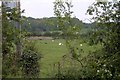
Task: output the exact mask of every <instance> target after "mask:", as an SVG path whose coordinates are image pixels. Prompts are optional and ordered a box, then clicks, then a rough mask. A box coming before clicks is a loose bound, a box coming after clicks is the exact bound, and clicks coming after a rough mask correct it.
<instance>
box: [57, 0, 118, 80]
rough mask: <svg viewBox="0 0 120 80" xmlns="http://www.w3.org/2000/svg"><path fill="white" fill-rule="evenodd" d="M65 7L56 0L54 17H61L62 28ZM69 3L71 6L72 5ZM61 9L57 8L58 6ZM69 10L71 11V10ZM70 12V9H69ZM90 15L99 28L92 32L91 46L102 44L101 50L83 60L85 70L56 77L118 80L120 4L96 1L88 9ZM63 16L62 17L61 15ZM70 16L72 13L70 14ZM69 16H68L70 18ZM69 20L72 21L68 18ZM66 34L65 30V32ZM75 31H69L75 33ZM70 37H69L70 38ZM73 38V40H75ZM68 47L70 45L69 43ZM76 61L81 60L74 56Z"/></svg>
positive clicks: (80, 69) (82, 68) (59, 18)
mask: <svg viewBox="0 0 120 80" xmlns="http://www.w3.org/2000/svg"><path fill="white" fill-rule="evenodd" d="M65 5H66V4H64V2H62V1H61V0H60V1H59V0H58V1H56V4H55V14H56V15H57V17H58V20H59V23H60V24H59V25H60V26H62V27H61V28H63V27H64V26H63V25H64V23H63V22H64V21H63V22H62V20H65V19H64V18H66V16H65V17H64V16H63V15H64V14H66V13H65V12H64V11H65V10H64V9H66V6H65ZM69 5H70V4H68V6H69ZM56 6H58V7H56ZM69 10H70V9H69ZM66 11H67V10H66ZM87 13H88V14H89V15H93V13H94V14H95V15H96V16H94V17H93V18H92V19H93V20H94V22H95V23H96V27H94V28H93V32H90V35H91V36H90V40H89V41H90V42H89V44H90V45H94V44H101V46H102V49H100V50H97V51H95V52H94V53H89V55H88V56H86V57H84V58H83V59H82V61H81V62H82V63H84V64H83V67H80V68H79V69H76V70H74V71H73V70H72V69H69V70H68V71H67V72H66V73H65V74H57V75H59V78H63V79H64V78H74V79H76V80H79V78H90V79H95V80H97V79H101V80H102V79H104V80H107V79H110V80H119V79H120V69H119V67H120V66H119V65H120V46H119V45H120V21H119V20H120V1H116V2H114V1H113V2H95V3H93V5H92V6H90V7H89V8H88V10H87ZM61 14H63V15H61ZM68 14H71V12H68ZM68 16H69V15H68ZM68 16H67V21H68V22H69V20H70V16H69V17H68ZM68 18H69V19H68ZM62 30H63V31H64V30H65V31H66V32H67V30H66V29H64V28H63V29H62ZM72 32H73V30H70V33H72ZM67 36H69V35H67ZM73 38H74V37H72V38H70V40H74V39H75V38H74V39H73ZM67 44H68V43H67ZM70 50H72V51H73V53H74V55H75V54H76V53H77V52H76V51H75V50H74V48H70ZM74 58H75V59H77V58H78V56H77V55H75V56H74Z"/></svg>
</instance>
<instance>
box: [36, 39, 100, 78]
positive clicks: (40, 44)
mask: <svg viewBox="0 0 120 80" xmlns="http://www.w3.org/2000/svg"><path fill="white" fill-rule="evenodd" d="M35 43H36V48H37V49H38V51H39V52H40V53H41V54H42V56H43V58H42V59H41V61H40V66H41V68H40V69H41V72H40V77H48V76H49V75H48V74H51V69H52V67H53V66H52V65H53V64H54V63H57V62H59V61H60V60H61V58H62V56H63V55H65V54H66V53H68V51H67V48H66V46H65V41H64V40H63V39H57V40H54V41H53V40H35ZM59 43H62V44H63V45H59ZM80 48H81V49H83V51H84V53H81V54H82V56H86V55H87V54H88V53H89V51H95V50H96V49H98V48H100V47H99V46H89V45H88V44H86V43H83V44H82V46H80Z"/></svg>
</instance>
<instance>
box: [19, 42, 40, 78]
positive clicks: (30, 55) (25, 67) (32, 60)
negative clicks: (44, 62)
mask: <svg viewBox="0 0 120 80" xmlns="http://www.w3.org/2000/svg"><path fill="white" fill-rule="evenodd" d="M29 44H30V43H29ZM40 58H41V57H40V55H38V52H37V51H36V49H35V46H34V45H33V44H30V45H27V46H26V48H25V49H24V51H23V54H22V55H21V59H20V62H21V68H22V74H23V77H25V78H37V77H39V72H40V69H39V68H40V65H39V62H38V61H39V59H40Z"/></svg>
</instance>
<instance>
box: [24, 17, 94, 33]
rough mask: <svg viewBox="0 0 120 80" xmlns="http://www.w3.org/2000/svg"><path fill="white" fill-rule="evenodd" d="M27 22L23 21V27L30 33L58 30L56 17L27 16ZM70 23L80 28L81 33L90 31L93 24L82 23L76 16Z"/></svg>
mask: <svg viewBox="0 0 120 80" xmlns="http://www.w3.org/2000/svg"><path fill="white" fill-rule="evenodd" d="M27 20H28V22H25V23H24V25H23V28H25V29H26V30H27V31H29V32H30V33H31V34H32V35H43V34H45V33H46V34H47V35H48V34H49V33H50V32H59V30H58V26H57V18H56V17H50V18H37V19H36V18H32V17H28V18H27ZM28 23H30V27H28ZM71 23H72V25H76V26H78V27H80V28H81V33H84V34H86V33H87V32H89V31H91V29H92V28H93V27H94V26H95V25H94V23H92V24H90V23H83V22H82V21H80V20H79V19H78V18H72V21H71Z"/></svg>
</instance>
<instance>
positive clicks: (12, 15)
mask: <svg viewBox="0 0 120 80" xmlns="http://www.w3.org/2000/svg"><path fill="white" fill-rule="evenodd" d="M20 14H21V12H20V11H18V10H17V9H16V8H12V9H11V8H9V7H5V6H4V5H3V4H2V57H3V58H2V77H3V78H21V77H23V76H24V77H25V78H26V77H27V78H28V77H32V78H33V77H37V76H38V74H39V65H38V60H39V56H38V53H37V51H36V50H35V49H34V48H33V49H31V47H33V45H31V44H28V43H27V42H28V40H27V39H26V35H27V32H25V31H21V28H20V25H21V24H22V23H23V21H24V18H23V17H21V16H20ZM26 44H27V45H28V46H30V47H26ZM23 56H24V57H23ZM28 57H30V58H29V59H31V60H29V62H27V59H28ZM25 59H26V60H25ZM20 63H21V64H20ZM26 64H31V66H29V67H30V69H29V70H28V68H29V67H28V66H27V67H26V66H25V65H26ZM22 74H24V75H22ZM28 75H29V76H28Z"/></svg>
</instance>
